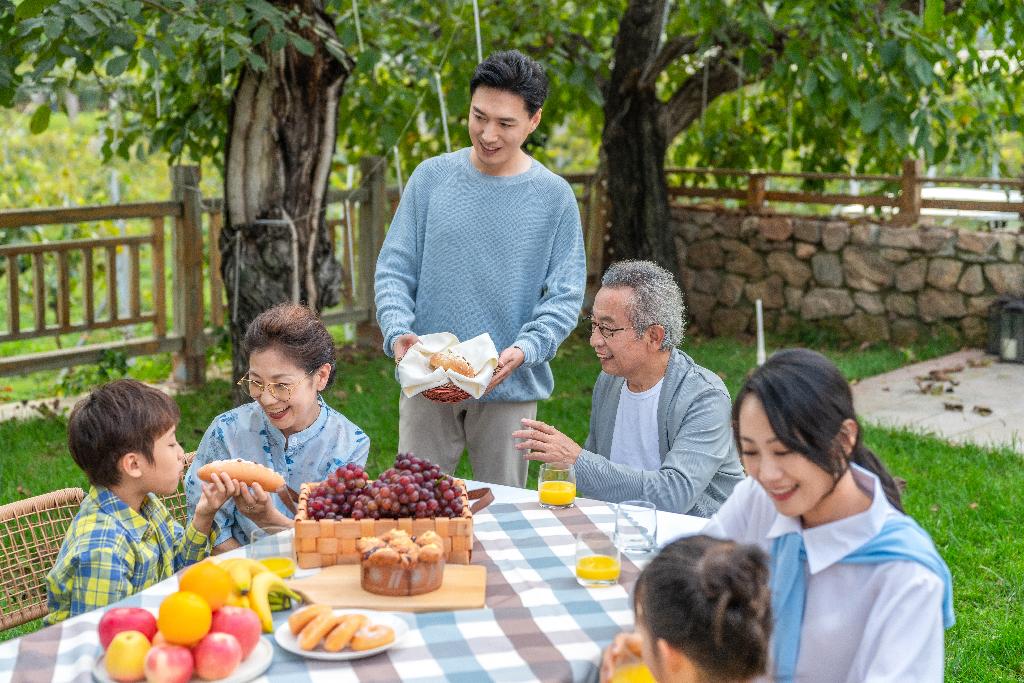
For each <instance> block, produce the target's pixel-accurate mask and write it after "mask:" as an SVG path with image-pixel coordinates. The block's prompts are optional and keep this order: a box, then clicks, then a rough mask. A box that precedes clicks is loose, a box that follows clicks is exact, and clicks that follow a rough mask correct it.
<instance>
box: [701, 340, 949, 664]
mask: <svg viewBox="0 0 1024 683" xmlns="http://www.w3.org/2000/svg"><path fill="white" fill-rule="evenodd" d="M732 421H733V432H734V434H735V438H736V443H737V447H738V449H739V451H740V458H741V461H742V463H743V466H744V468H745V469H746V472H747V475H748V476H747V479H746V480H744V481H743V482H741V483H740V484H739V485H737V487H736V489H735V490H734V491H733V494H732V496H731V497H730V498H729V499H728V500H727V501H726V502H725V504H724V505H723V506H722V508H721V509H720V510H719V511H718V513H717V514H716V515H715V516H714V517H712V518H711V520H710V521H709V523H708V525H707V526H706V527H705V528H704V531H703V533H706V534H710V535H712V536H718V537H722V538H729V539H733V540H735V541H738V542H743V543H756V544H758V545H760V546H761V547H762V548H764V549H765V550H766V551H768V552H769V553H770V557H771V562H770V567H771V584H770V585H771V593H772V612H773V615H774V629H773V631H774V636H773V641H772V648H771V663H770V672H771V680H773V681H779V682H782V683H785V682H787V681H794V680H800V681H850V682H853V681H868V680H870V681H882V680H884V681H941V680H942V679H943V665H944V657H943V627H945V628H949V627H950V626H952V625H953V621H954V619H953V606H952V581H951V577H950V574H949V570H948V569H947V567H946V565H945V563H944V562H943V561H942V558H941V557H940V556H939V554H938V552H937V551H936V549H935V546H934V544H933V543H932V541H931V538H930V537H929V536H928V534H927V532H925V531H924V530H923V529H922V528H921V527H920V526H918V525H917V524H916V523H915V522H914V521H913V520H912V519H911V518H910V517H908V516H907V515H905V514H904V513H903V508H902V506H901V504H900V493H899V488H898V487H897V485H896V482H895V481H894V479H893V477H892V476H891V475H890V474H889V472H888V471H887V470H886V469H885V466H884V465H882V463H881V461H880V460H879V459H878V457H877V456H876V455H875V454H874V453H872V452H871V451H870V450H869V449H868V448H867V447H866V446H865V445H864V443H863V441H862V438H861V430H860V425H859V424H858V422H857V418H856V415H855V414H854V410H853V397H852V393H851V391H850V387H849V385H848V384H847V382H846V380H845V379H844V378H843V376H842V374H841V373H840V372H839V370H838V368H836V366H835V365H833V364H832V362H831V361H829V360H828V359H827V358H825V357H824V356H822V355H821V354H819V353H816V352H814V351H810V350H807V349H790V350H785V351H779V352H778V353H776V354H774V355H773V356H772V357H771V358H769V359H768V361H767V362H766V363H765V364H764V365H762V366H761V367H760V368H758V369H757V370H755V371H754V372H753V374H751V376H750V377H749V378H748V379H747V381H746V383H745V384H744V385H743V388H742V389H740V391H739V393H738V395H737V397H736V400H735V402H734V404H733V411H732Z"/></svg>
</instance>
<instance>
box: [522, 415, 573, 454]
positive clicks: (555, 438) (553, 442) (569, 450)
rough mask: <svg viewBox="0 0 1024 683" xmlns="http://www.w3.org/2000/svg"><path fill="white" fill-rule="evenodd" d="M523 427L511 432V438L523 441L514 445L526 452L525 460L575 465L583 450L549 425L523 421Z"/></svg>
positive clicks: (534, 421)
mask: <svg viewBox="0 0 1024 683" xmlns="http://www.w3.org/2000/svg"><path fill="white" fill-rule="evenodd" d="M523 427H525V429H520V430H517V431H514V432H512V436H513V438H516V439H525V440H524V441H520V442H519V443H517V444H516V448H517V449H519V450H521V451H527V452H526V453H524V454H523V457H525V458H526V459H527V460H540V461H541V462H555V463H559V464H562V465H574V464H576V458H578V457H579V456H580V451H582V450H583V448H582V447H581V446H580V445H579V444H578V443H576V442H575V441H573V440H572V439H570V438H569V437H567V436H566V435H565V434H563V433H562V432H560V431H558V430H557V429H555V428H554V427H552V426H551V425H549V424H545V423H543V422H541V421H539V420H528V419H526V418H524V419H523Z"/></svg>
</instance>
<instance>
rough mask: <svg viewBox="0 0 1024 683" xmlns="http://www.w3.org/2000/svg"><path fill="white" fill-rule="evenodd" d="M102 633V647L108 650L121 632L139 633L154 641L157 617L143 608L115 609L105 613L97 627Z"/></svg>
mask: <svg viewBox="0 0 1024 683" xmlns="http://www.w3.org/2000/svg"><path fill="white" fill-rule="evenodd" d="M97 629H98V630H99V633H100V645H102V646H103V649H104V650H106V649H107V648H108V647H110V641H112V640H113V639H114V636H116V635H117V634H118V633H120V632H121V631H138V632H139V633H141V634H142V635H144V636H146V640H153V636H154V635H155V634H156V617H154V616H153V614H152V612H150V611H149V610H145V609H142V608H141V607H114V608H113V609H108V610H107V611H106V612H104V614H103V616H102V617H100V623H99V626H98V627H97Z"/></svg>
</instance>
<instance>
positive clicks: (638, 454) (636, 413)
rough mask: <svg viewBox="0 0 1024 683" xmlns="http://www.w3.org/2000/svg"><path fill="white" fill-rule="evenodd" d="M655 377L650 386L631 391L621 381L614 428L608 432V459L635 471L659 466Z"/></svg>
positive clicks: (659, 394) (659, 384)
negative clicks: (609, 442)
mask: <svg viewBox="0 0 1024 683" xmlns="http://www.w3.org/2000/svg"><path fill="white" fill-rule="evenodd" d="M664 381H665V379H664V378H662V379H660V380H658V383H657V384H655V385H654V386H653V387H651V388H650V389H647V390H646V391H641V392H639V393H634V392H632V391H630V390H629V388H628V387H627V386H626V384H627V383H626V382H623V383H622V391H621V392H620V393H619V407H618V409H617V410H616V412H615V431H614V432H612V452H611V456H610V458H609V459H610V460H611V461H612V462H613V463H615V464H616V465H624V466H625V467H631V468H633V469H635V470H658V469H661V452H660V451H659V450H658V399H659V398H661V385H662V383H664Z"/></svg>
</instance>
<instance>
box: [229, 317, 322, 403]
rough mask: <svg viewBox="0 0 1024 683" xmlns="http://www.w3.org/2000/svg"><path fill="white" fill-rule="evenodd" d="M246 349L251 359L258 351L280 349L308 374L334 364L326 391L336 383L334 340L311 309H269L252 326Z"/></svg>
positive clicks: (247, 330) (246, 336) (245, 342)
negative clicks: (327, 364)
mask: <svg viewBox="0 0 1024 683" xmlns="http://www.w3.org/2000/svg"><path fill="white" fill-rule="evenodd" d="M242 345H243V347H244V348H245V355H246V356H247V357H248V356H251V355H252V354H253V353H256V352H257V351H266V350H267V349H277V350H278V351H279V352H280V353H281V354H282V355H283V356H284V357H285V358H287V359H288V360H290V361H291V362H293V363H295V365H297V366H299V367H300V368H302V369H303V370H305V371H306V372H312V371H313V370H316V369H317V368H319V367H320V366H321V365H323V364H324V363H330V364H331V374H330V375H328V377H327V384H326V385H324V388H325V389H326V388H327V387H329V386H331V384H332V383H333V382H334V375H335V373H336V371H337V364H336V363H335V351H334V338H333V337H331V333H330V332H328V331H327V328H326V327H324V324H323V322H322V321H321V320H320V318H319V317H317V314H316V313H314V312H313V310H312V309H311V308H309V307H308V306H302V305H300V304H278V305H277V306H274V307H273V308H268V309H267V310H265V311H263V312H262V313H260V314H259V315H258V316H256V319H255V320H253V321H252V322H251V323H249V327H248V328H246V330H245V339H244V340H243V341H242Z"/></svg>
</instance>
